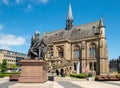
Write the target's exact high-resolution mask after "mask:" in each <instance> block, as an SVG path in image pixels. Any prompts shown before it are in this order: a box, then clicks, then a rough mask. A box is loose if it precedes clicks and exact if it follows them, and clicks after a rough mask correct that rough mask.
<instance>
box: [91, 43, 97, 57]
mask: <svg viewBox="0 0 120 88" xmlns="http://www.w3.org/2000/svg"><path fill="white" fill-rule="evenodd" d="M95 56H96V47H95V45H94V44H92V45H91V46H90V57H95Z"/></svg>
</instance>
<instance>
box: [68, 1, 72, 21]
mask: <svg viewBox="0 0 120 88" xmlns="http://www.w3.org/2000/svg"><path fill="white" fill-rule="evenodd" d="M67 20H73V15H72V7H71V3H69V8H68V16H67Z"/></svg>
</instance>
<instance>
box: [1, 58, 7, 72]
mask: <svg viewBox="0 0 120 88" xmlns="http://www.w3.org/2000/svg"><path fill="white" fill-rule="evenodd" d="M6 70H7V61H6V60H5V59H3V60H2V63H1V72H5V71H6Z"/></svg>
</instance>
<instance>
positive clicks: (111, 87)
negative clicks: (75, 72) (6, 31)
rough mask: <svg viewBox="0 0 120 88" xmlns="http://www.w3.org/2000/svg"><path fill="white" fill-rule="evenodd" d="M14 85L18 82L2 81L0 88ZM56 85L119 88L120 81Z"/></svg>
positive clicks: (62, 81) (61, 82)
mask: <svg viewBox="0 0 120 88" xmlns="http://www.w3.org/2000/svg"><path fill="white" fill-rule="evenodd" d="M0 81H1V80H0ZM51 82H52V81H51ZM54 82H55V81H54ZM54 82H53V83H54ZM16 83H18V82H8V81H6V82H5V81H2V82H0V88H8V86H9V85H13V84H16ZM57 83H58V84H60V85H61V86H63V87H64V88H120V81H84V80H83V81H78V80H77V81H73V80H70V81H68V80H67V81H64V80H61V81H57ZM50 88H53V87H52V85H51V86H50ZM56 88H58V87H56Z"/></svg>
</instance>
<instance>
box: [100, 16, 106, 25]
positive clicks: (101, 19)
mask: <svg viewBox="0 0 120 88" xmlns="http://www.w3.org/2000/svg"><path fill="white" fill-rule="evenodd" d="M99 27H105V26H104V19H103V15H102V16H101V18H100V21H99Z"/></svg>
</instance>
